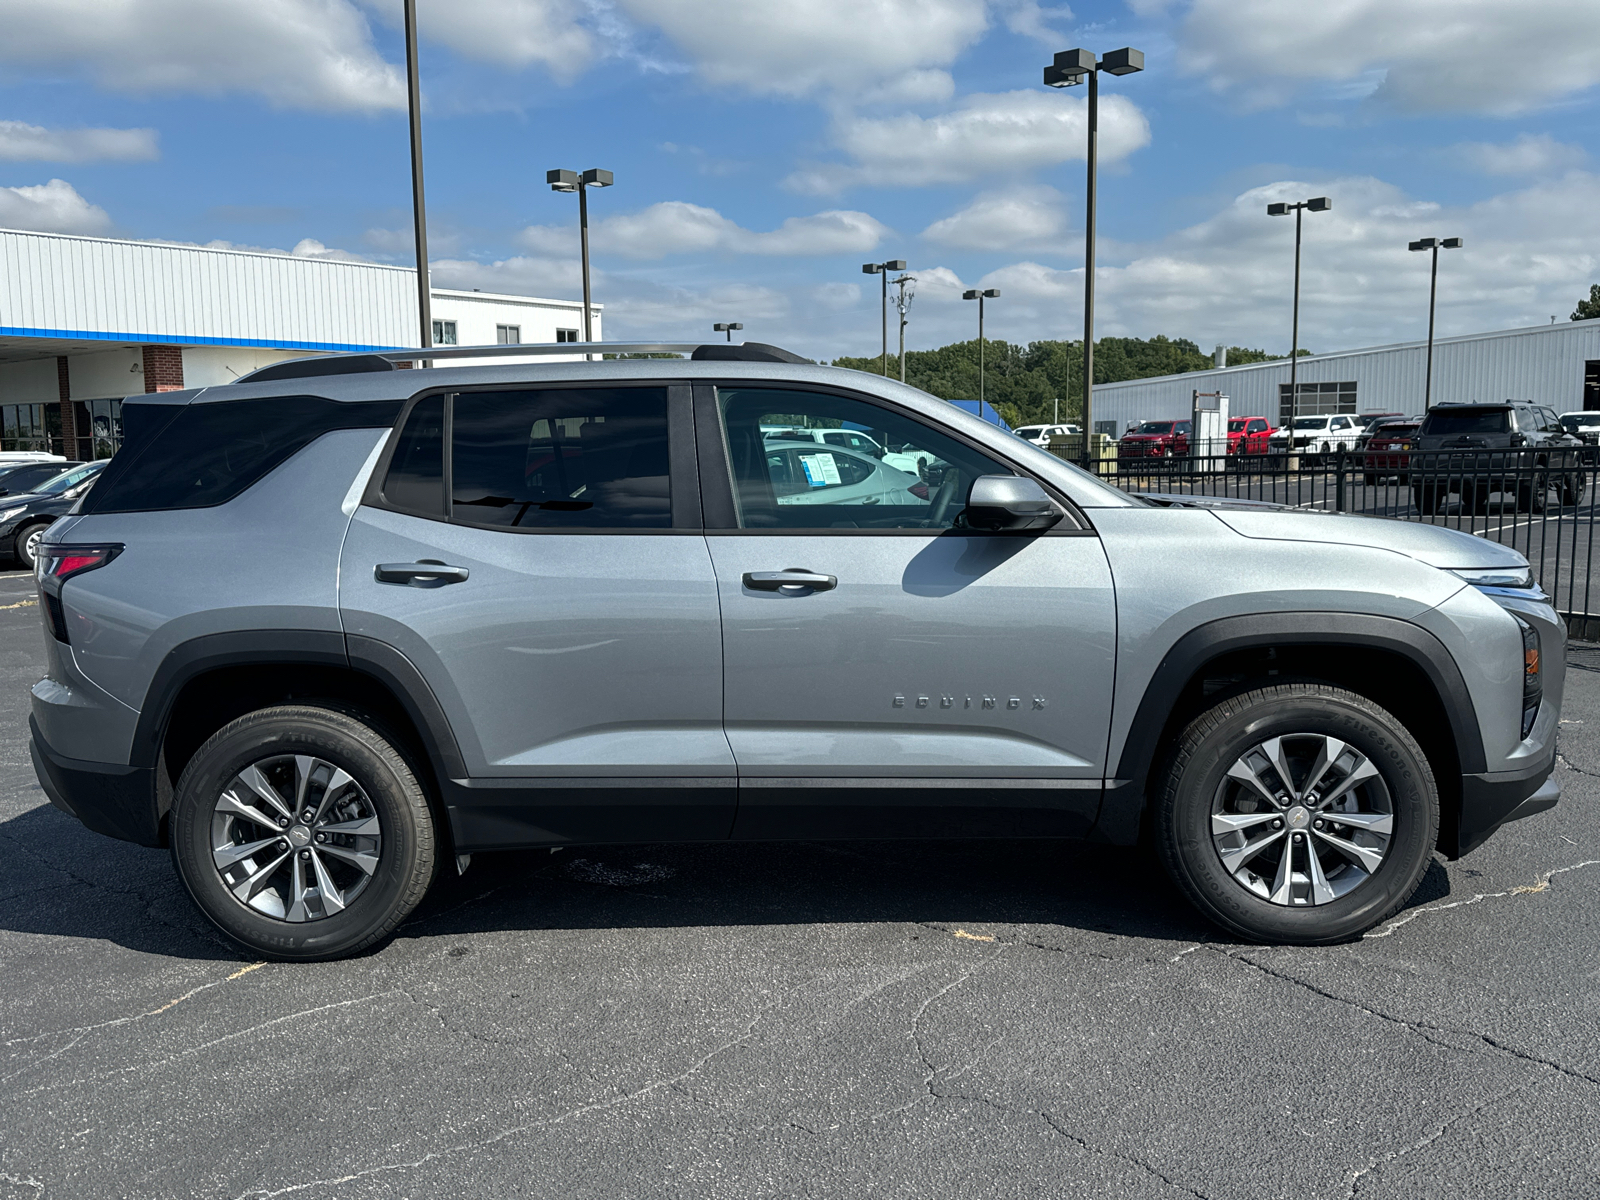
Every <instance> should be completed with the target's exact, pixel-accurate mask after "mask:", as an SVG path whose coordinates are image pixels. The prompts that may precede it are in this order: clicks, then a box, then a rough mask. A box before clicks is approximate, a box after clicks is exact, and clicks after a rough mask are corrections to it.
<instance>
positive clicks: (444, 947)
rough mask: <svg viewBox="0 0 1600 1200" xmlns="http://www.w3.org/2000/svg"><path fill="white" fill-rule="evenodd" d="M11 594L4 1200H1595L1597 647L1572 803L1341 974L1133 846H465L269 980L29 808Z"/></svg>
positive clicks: (1570, 786) (21, 638)
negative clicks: (467, 863)
mask: <svg viewBox="0 0 1600 1200" xmlns="http://www.w3.org/2000/svg"><path fill="white" fill-rule="evenodd" d="M32 599H33V590H32V587H31V581H30V580H29V579H28V577H27V576H25V575H22V574H20V573H14V572H5V573H0V980H3V985H0V1043H3V1055H0V1076H3V1082H0V1200H23V1198H25V1200H40V1198H50V1200H55V1198H66V1197H92V1198H95V1200H101V1198H105V1197H117V1196H128V1197H168V1196H173V1197H188V1196H196V1197H227V1198H231V1197H240V1198H243V1197H279V1196H293V1197H298V1198H304V1200H323V1198H332V1197H339V1198H342V1200H357V1198H366V1197H372V1198H377V1197H383V1198H390V1197H437V1196H474V1197H476V1196H493V1197H501V1196H528V1197H588V1196H595V1197H601V1196H604V1197H634V1196H685V1197H724V1196H726V1197H752V1196H841V1197H843V1196H849V1197H859V1196H884V1197H900V1196H941V1197H954V1196H962V1197H966V1196H1019V1195H1024V1196H1025V1195H1038V1196H1052V1197H1055V1196H1086V1197H1087V1196H1094V1197H1106V1196H1117V1197H1184V1196H1187V1197H1206V1198H1212V1200H1222V1198H1225V1197H1226V1198H1232V1197H1241V1198H1242V1197H1249V1198H1251V1200H1258V1198H1261V1197H1277V1196H1284V1197H1288V1196H1293V1197H1296V1198H1310V1197H1328V1198H1353V1197H1361V1198H1362V1200H1371V1198H1376V1197H1413V1198H1414V1197H1419V1196H1441V1195H1449V1196H1452V1197H1476V1196H1482V1197H1508V1196H1530V1197H1531V1196H1538V1197H1565V1196H1574V1197H1576V1196H1593V1195H1594V1194H1596V1192H1597V1191H1600V1138H1596V1136H1595V1133H1594V1114H1595V1112H1596V1110H1597V1108H1600V952H1597V946H1600V918H1597V909H1596V904H1595V895H1596V890H1597V885H1600V815H1597V806H1596V800H1597V798H1600V649H1597V650H1593V651H1591V650H1586V649H1578V650H1576V651H1575V652H1574V655H1573V658H1574V662H1575V664H1576V665H1577V667H1578V669H1575V670H1572V671H1571V672H1570V673H1569V676H1568V681H1569V682H1568V692H1567V706H1566V717H1567V719H1568V720H1567V723H1566V724H1565V726H1564V729H1563V734H1562V737H1563V760H1564V763H1565V765H1564V767H1563V768H1562V771H1561V779H1562V783H1563V785H1564V788H1565V795H1564V798H1563V800H1562V803H1561V804H1560V806H1559V807H1558V808H1557V809H1556V810H1554V811H1553V812H1550V813H1546V814H1543V815H1541V816H1539V817H1536V818H1533V819H1531V820H1528V821H1525V822H1521V823H1519V824H1516V825H1513V826H1510V827H1508V828H1507V829H1506V830H1504V831H1502V832H1501V833H1500V834H1499V835H1498V836H1497V837H1495V838H1494V839H1493V840H1492V841H1491V842H1490V843H1489V844H1488V845H1487V846H1486V847H1484V848H1483V849H1481V850H1479V851H1477V852H1476V853H1475V854H1473V855H1471V856H1469V857H1468V858H1466V859H1464V860H1462V861H1461V862H1458V863H1453V864H1447V863H1444V862H1442V861H1440V862H1438V863H1436V864H1435V866H1434V867H1433V868H1432V869H1431V870H1430V872H1429V874H1428V876H1427V878H1426V879H1425V881H1424V883H1423V886H1422V889H1421V891H1420V892H1419V894H1418V896H1417V897H1416V899H1415V901H1414V903H1413V905H1412V907H1411V908H1409V909H1408V910H1407V911H1406V912H1405V913H1404V914H1403V915H1402V916H1400V917H1399V918H1398V919H1396V920H1394V921H1392V922H1390V923H1389V924H1388V925H1386V926H1384V927H1382V928H1380V929H1379V930H1377V931H1375V932H1374V933H1373V934H1369V935H1368V936H1367V937H1366V938H1365V939H1364V940H1362V941H1360V942H1358V943H1355V944H1352V945H1346V946H1339V947H1333V948H1324V949H1275V948H1264V947H1259V946H1251V945H1244V944H1240V943H1236V942H1233V941H1230V940H1228V939H1226V938H1224V937H1222V936H1220V935H1219V934H1218V933H1217V932H1216V931H1214V930H1213V929H1212V928H1211V927H1210V926H1208V925H1206V924H1204V923H1203V922H1201V921H1200V920H1199V919H1198V918H1197V917H1195V916H1194V915H1192V914H1191V913H1190V911H1189V910H1188V909H1187V908H1186V907H1184V905H1183V904H1182V902H1181V901H1180V900H1179V899H1178V898H1177V897H1176V895H1175V894H1174V893H1173V892H1172V891H1171V890H1170V889H1169V888H1168V887H1167V886H1166V884H1165V883H1164V882H1163V881H1162V879H1161V878H1160V876H1159V875H1158V874H1157V872H1156V870H1155V869H1154V867H1153V865H1152V864H1151V863H1150V862H1149V861H1147V860H1146V859H1145V858H1144V857H1143V856H1142V855H1140V854H1139V853H1137V852H1133V851H1120V850H1110V849H1106V848H1103V847H1081V846H1070V845H1051V844H1022V843H1014V842H997V843H983V844H978V843H960V844H948V843H936V844H893V845H889V844H877V843H873V844H863V843H852V844H832V845H829V844H806V845H797V846H781V847H780V846H761V845H741V846H732V845H721V846H700V847H662V846H643V847H623V848H602V849H596V850H570V851H566V852H564V853H561V854H555V855H552V854H548V853H537V854H535V853H518V854H502V855H498V856H480V857H479V858H478V859H477V860H476V861H474V863H473V864H472V866H471V868H470V869H469V870H468V872H467V873H466V875H464V876H463V877H461V878H460V879H458V880H453V881H452V882H451V884H450V885H449V886H448V887H446V888H444V889H443V890H442V892H441V894H439V895H437V896H436V897H434V898H432V899H431V900H430V902H429V904H428V905H427V906H426V907H425V908H424V909H423V910H422V911H421V912H419V913H418V914H417V916H416V917H415V918H414V919H413V920H412V922H411V923H410V924H408V925H407V926H405V927H404V928H403V929H402V930H401V932H400V935H399V936H398V937H397V938H396V939H395V940H394V941H393V942H392V943H390V944H389V945H387V946H385V947H383V948H382V949H380V950H378V951H376V952H374V953H371V954H369V955H367V956H366V957H363V958H359V959H357V960H354V961H350V962H343V963H331V964H320V965H311V966H285V965H279V964H260V963H256V962H253V961H251V960H249V959H247V958H243V957H241V956H240V955H239V954H238V953H237V952H236V951H234V950H233V949H232V948H231V947H230V946H228V945H227V944H225V943H223V942H222V941H221V940H220V938H219V936H218V935H216V934H215V933H214V932H213V931H212V929H211V927H210V926H209V925H208V924H207V923H206V922H205V921H204V920H203V919H202V918H201V917H200V916H199V915H198V913H197V912H196V911H195V910H194V909H193V908H192V907H191V905H190V904H189V901H188V900H187V898H186V897H185V895H184V893H183V892H182V891H181V889H180V887H179V885H178V883H177V881H176V879H175V877H174V875H173V873H172V870H171V866H170V864H169V861H168V859H167V856H166V853H165V852H164V851H156V850H146V849H141V848H139V847H135V846H131V845H126V844H123V843H119V842H114V841H110V840H108V839H105V838H101V837H97V836H96V835H93V834H90V833H88V832H86V831H84V830H83V829H82V828H81V827H79V826H78V825H77V824H76V822H74V821H72V820H71V819H70V818H68V817H66V816H64V815H62V814H61V813H59V812H57V811H56V810H55V809H53V808H51V807H50V806H49V805H48V804H47V803H46V801H45V799H44V797H43V795H42V793H41V792H40V790H39V788H38V786H37V784H36V783H35V781H34V777H33V771H32V768H31V767H30V766H29V764H28V753H27V746H26V738H27V725H26V712H27V699H28V687H29V686H30V685H31V684H32V683H33V682H34V680H35V679H37V678H38V676H39V674H40V672H41V665H42V649H41V638H42V636H43V635H42V632H41V630H40V625H39V615H38V610H37V607H36V606H35V605H34V604H33V603H30V601H32Z"/></svg>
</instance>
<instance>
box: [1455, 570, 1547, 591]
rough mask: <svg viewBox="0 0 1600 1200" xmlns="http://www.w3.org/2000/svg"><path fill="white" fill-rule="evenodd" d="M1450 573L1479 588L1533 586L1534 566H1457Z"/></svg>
mask: <svg viewBox="0 0 1600 1200" xmlns="http://www.w3.org/2000/svg"><path fill="white" fill-rule="evenodd" d="M1450 574H1452V575H1454V576H1455V577H1456V578H1457V579H1465V580H1466V581H1467V582H1468V583H1470V584H1471V585H1472V586H1473V587H1478V588H1532V587H1533V568H1532V567H1456V568H1452V569H1451V571H1450Z"/></svg>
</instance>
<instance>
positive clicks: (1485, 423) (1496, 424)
mask: <svg viewBox="0 0 1600 1200" xmlns="http://www.w3.org/2000/svg"><path fill="white" fill-rule="evenodd" d="M1509 415H1510V414H1509V413H1508V412H1507V411H1506V410H1505V409H1503V408H1436V409H1434V410H1433V411H1432V412H1431V413H1429V414H1428V415H1427V416H1426V417H1424V418H1423V421H1422V432H1423V433H1424V434H1433V435H1435V436H1443V437H1450V436H1453V435H1456V434H1464V433H1506V432H1507V418H1508V417H1509Z"/></svg>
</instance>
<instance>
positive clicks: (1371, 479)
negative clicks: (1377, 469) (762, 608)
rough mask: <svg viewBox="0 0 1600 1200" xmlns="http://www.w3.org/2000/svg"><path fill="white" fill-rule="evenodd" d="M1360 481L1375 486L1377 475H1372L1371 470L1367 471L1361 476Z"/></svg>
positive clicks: (1368, 485)
mask: <svg viewBox="0 0 1600 1200" xmlns="http://www.w3.org/2000/svg"><path fill="white" fill-rule="evenodd" d="M1361 482H1362V483H1363V484H1365V485H1366V486H1367V487H1377V486H1378V477H1377V476H1376V475H1374V474H1373V473H1372V472H1371V471H1368V472H1367V473H1366V474H1365V475H1363V476H1362V477H1361Z"/></svg>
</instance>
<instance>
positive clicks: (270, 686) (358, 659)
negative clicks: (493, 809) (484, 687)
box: [129, 630, 466, 842]
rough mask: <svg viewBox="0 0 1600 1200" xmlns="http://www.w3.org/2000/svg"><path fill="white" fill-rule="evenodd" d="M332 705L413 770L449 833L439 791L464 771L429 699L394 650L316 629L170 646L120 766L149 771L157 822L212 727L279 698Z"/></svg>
mask: <svg viewBox="0 0 1600 1200" xmlns="http://www.w3.org/2000/svg"><path fill="white" fill-rule="evenodd" d="M291 701H295V702H314V701H323V702H333V703H336V704H338V705H340V706H341V707H347V708H353V709H356V710H359V711H360V712H362V713H365V714H368V715H369V716H370V717H371V718H372V719H375V720H377V721H378V722H379V723H380V724H382V725H383V726H384V727H385V729H386V730H388V731H390V732H392V733H393V735H394V736H395V737H396V738H397V739H399V741H400V742H401V743H402V744H401V746H400V747H398V748H399V749H400V750H401V751H402V752H404V753H406V754H407V755H408V757H410V758H411V759H412V760H413V761H414V763H415V766H416V768H417V770H418V771H419V772H420V773H421V774H422V776H423V779H422V783H423V786H424V787H425V788H426V790H427V792H428V796H429V801H430V803H431V804H432V805H433V806H434V809H435V814H434V815H435V818H436V823H437V827H438V829H439V831H440V832H439V836H440V837H442V838H446V839H448V838H449V836H450V835H449V832H448V830H449V828H450V822H449V820H448V818H447V814H446V812H445V809H444V800H443V789H444V788H445V787H446V786H448V781H449V780H450V779H457V778H461V777H463V776H464V775H465V774H466V770H465V767H464V766H463V765H462V758H461V752H460V748H459V746H458V745H457V742H456V739H455V736H454V733H453V732H452V730H451V728H450V724H449V722H448V720H447V719H446V717H445V714H444V710H443V708H442V707H441V706H440V704H439V702H438V699H437V698H436V697H435V696H434V694H433V692H432V690H431V689H430V688H429V687H428V684H427V681H426V680H425V679H424V678H423V676H422V674H421V672H420V671H418V670H417V668H416V666H415V665H414V664H413V663H412V662H411V660H410V659H408V658H406V656H405V655H403V654H401V653H400V652H399V651H398V650H395V649H394V648H393V647H391V646H388V645H386V644H384V643H382V642H378V641H375V640H373V639H371V638H364V637H357V636H354V635H352V636H349V637H346V635H344V634H342V633H337V632H334V631H319V630H250V631H240V632H235V633H218V634H208V635H206V636H203V637H199V638H194V639H192V640H190V641H187V642H183V643H180V644H179V645H178V646H175V647H174V648H173V649H172V650H171V651H169V652H168V654H167V656H166V657H165V658H164V659H163V660H162V663H161V665H160V667H159V668H157V670H156V672H155V675H154V676H153V677H152V680H151V685H150V688H149V691H148V693H147V696H146V702H145V705H144V707H143V708H142V709H141V711H140V716H139V721H138V724H137V726H136V727H135V730H134V737H133V745H132V748H131V753H130V760H129V761H130V764H131V765H133V766H135V767H144V768H150V769H153V774H154V777H155V789H156V796H155V806H156V820H157V822H158V823H159V825H160V826H161V827H162V831H163V832H162V841H163V842H164V841H165V823H166V817H167V813H168V811H169V810H170V808H171V803H172V788H173V786H174V784H176V782H177V780H178V778H179V776H180V775H181V774H182V773H183V768H184V766H185V764H187V762H188V761H189V759H190V758H191V757H193V755H194V753H195V751H196V750H198V749H199V748H200V746H201V745H202V744H203V743H204V742H205V740H206V739H207V738H209V737H210V736H211V735H212V734H213V733H215V732H216V731H217V730H218V729H220V728H222V727H223V726H224V725H226V724H227V723H228V722H229V721H232V720H234V719H236V718H237V717H240V716H243V715H244V714H245V713H247V712H254V711H256V710H258V709H261V708H265V707H269V706H271V705H273V704H279V703H286V702H291Z"/></svg>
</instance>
